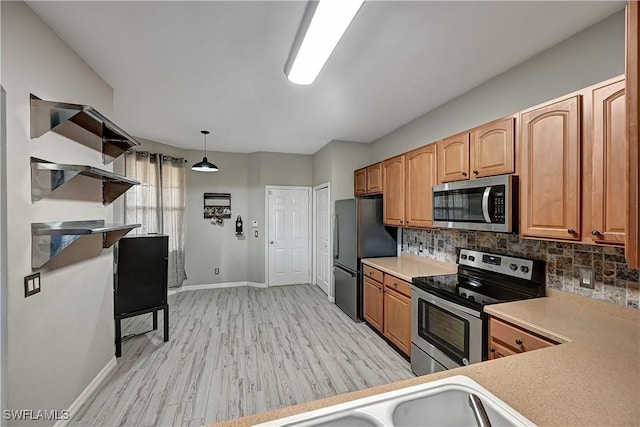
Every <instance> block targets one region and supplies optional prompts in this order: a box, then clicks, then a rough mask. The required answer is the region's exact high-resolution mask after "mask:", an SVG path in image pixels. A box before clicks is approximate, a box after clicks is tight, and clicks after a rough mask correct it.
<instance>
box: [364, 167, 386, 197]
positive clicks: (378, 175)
mask: <svg viewBox="0 0 640 427" xmlns="http://www.w3.org/2000/svg"><path fill="white" fill-rule="evenodd" d="M381 192H382V163H376V164H374V165H371V166H367V193H381Z"/></svg>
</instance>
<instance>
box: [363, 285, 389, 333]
mask: <svg viewBox="0 0 640 427" xmlns="http://www.w3.org/2000/svg"><path fill="white" fill-rule="evenodd" d="M362 292H363V297H362V305H363V306H362V315H363V317H364V319H365V320H366V321H367V323H369V324H370V325H371V326H373V327H374V328H376V329H377V330H378V331H380V332H384V323H383V317H384V308H383V307H384V293H383V285H382V283H379V282H377V281H375V280H373V279H371V278H369V277H367V276H365V277H364V280H363V284H362Z"/></svg>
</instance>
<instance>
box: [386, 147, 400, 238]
mask: <svg viewBox="0 0 640 427" xmlns="http://www.w3.org/2000/svg"><path fill="white" fill-rule="evenodd" d="M404 162H405V155H404V154H402V155H400V156H396V157H393V158H391V159H387V160H385V161H383V162H382V205H383V222H384V223H385V224H386V225H393V226H402V225H404V197H405V195H404V184H405V180H404V175H405V173H404V172H405V166H404Z"/></svg>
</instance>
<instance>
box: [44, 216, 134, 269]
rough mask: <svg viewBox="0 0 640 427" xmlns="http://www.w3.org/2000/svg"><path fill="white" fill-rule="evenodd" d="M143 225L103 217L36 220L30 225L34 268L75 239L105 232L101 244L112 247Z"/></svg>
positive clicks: (58, 252)
mask: <svg viewBox="0 0 640 427" xmlns="http://www.w3.org/2000/svg"><path fill="white" fill-rule="evenodd" d="M138 227H140V224H105V222H104V220H101V219H98V220H90V221H61V222H34V223H32V224H31V268H32V269H34V270H35V269H38V268H41V267H42V266H44V265H45V264H46V263H47V262H49V261H50V260H52V259H53V258H54V257H55V256H56V255H58V254H60V253H61V252H62V251H64V250H65V249H66V248H67V247H69V245H71V244H72V243H73V242H75V241H76V240H78V239H80V238H82V237H84V236H89V235H93V234H102V247H103V248H109V247H111V246H113V244H114V243H115V242H117V241H118V240H120V239H121V238H122V237H123V236H124V235H125V234H127V233H128V232H129V231H131V230H133V229H134V228H138Z"/></svg>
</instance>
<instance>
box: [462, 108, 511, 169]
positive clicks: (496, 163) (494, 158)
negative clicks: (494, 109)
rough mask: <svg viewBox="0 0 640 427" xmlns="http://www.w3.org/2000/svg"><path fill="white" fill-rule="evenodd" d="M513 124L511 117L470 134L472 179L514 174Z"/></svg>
mask: <svg viewBox="0 0 640 427" xmlns="http://www.w3.org/2000/svg"><path fill="white" fill-rule="evenodd" d="M515 123H516V120H515V119H514V118H513V117H508V118H506V119H500V120H496V121H493V122H491V123H487V124H486V125H484V126H480V127H478V128H476V129H474V130H473V131H472V132H471V141H470V150H471V166H470V167H471V177H472V178H482V177H486V176H494V175H503V174H510V173H514V172H515Z"/></svg>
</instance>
